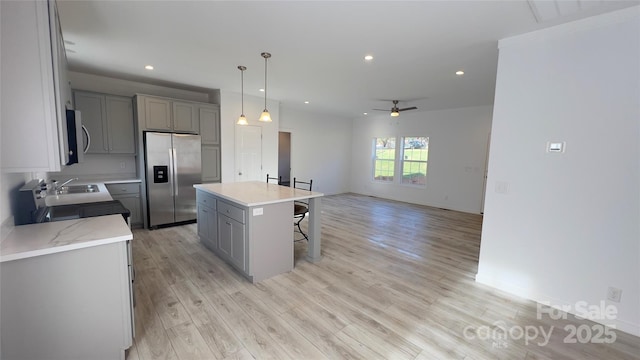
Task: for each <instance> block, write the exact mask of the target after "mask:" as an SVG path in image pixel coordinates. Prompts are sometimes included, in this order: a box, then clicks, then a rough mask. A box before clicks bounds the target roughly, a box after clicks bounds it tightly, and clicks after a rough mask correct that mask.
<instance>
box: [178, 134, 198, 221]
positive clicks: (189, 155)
mask: <svg viewBox="0 0 640 360" xmlns="http://www.w3.org/2000/svg"><path fill="white" fill-rule="evenodd" d="M173 156H174V158H173V167H174V174H175V175H174V178H175V187H174V191H175V218H176V222H179V221H187V220H194V219H196V216H197V211H196V189H195V188H194V187H193V184H200V183H201V182H202V175H201V165H202V160H201V158H200V156H201V153H200V135H186V134H173Z"/></svg>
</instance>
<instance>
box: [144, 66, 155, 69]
mask: <svg viewBox="0 0 640 360" xmlns="http://www.w3.org/2000/svg"><path fill="white" fill-rule="evenodd" d="M144 68H145V69H147V70H153V65H145V66H144Z"/></svg>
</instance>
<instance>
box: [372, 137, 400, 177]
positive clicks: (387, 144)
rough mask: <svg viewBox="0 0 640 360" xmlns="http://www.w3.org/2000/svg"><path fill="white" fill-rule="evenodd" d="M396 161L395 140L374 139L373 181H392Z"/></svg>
mask: <svg viewBox="0 0 640 360" xmlns="http://www.w3.org/2000/svg"><path fill="white" fill-rule="evenodd" d="M395 159H396V139H395V138H376V139H375V158H374V175H373V177H374V179H375V180H381V181H393V173H394V170H395Z"/></svg>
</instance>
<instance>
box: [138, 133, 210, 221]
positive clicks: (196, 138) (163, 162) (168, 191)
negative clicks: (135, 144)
mask: <svg viewBox="0 0 640 360" xmlns="http://www.w3.org/2000/svg"><path fill="white" fill-rule="evenodd" d="M144 144H145V164H146V169H147V176H146V181H147V209H148V211H147V213H148V214H149V219H148V220H149V227H157V226H158V225H166V224H173V223H180V222H186V221H191V220H196V216H197V210H196V191H195V189H194V188H193V184H200V183H201V182H202V176H201V167H202V164H201V157H200V135H189V134H172V133H159V132H146V133H145V137H144Z"/></svg>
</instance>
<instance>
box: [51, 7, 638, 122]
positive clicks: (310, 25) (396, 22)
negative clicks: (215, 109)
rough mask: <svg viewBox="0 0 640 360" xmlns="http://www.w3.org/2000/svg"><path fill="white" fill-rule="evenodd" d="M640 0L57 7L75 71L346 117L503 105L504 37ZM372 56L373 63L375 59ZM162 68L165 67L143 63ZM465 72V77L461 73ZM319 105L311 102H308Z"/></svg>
mask: <svg viewBox="0 0 640 360" xmlns="http://www.w3.org/2000/svg"><path fill="white" fill-rule="evenodd" d="M638 3H639V1H636V0H633V1H632V0H626V1H585V0H581V1H579V0H556V1H548V0H543V1H539V0H536V1H531V3H529V2H527V1H524V0H512V1H508V0H503V1H407V2H404V1H195V0H181V1H112V0H93V1H77V0H73V1H68V0H58V7H59V13H60V17H61V21H62V31H63V36H64V39H65V41H66V42H67V56H68V58H69V64H70V68H71V70H74V71H80V72H87V73H93V74H99V75H107V76H114V77H119V78H124V79H130V80H137V81H143V82H148V83H153V84H159V85H173V86H176V84H179V86H180V87H182V88H187V89H191V88H194V89H198V88H205V89H221V90H223V91H233V92H238V93H239V92H240V71H239V70H238V69H237V66H238V65H245V66H246V67H247V71H246V72H245V94H249V95H255V96H260V97H263V96H264V94H263V93H261V92H259V91H258V89H259V88H262V87H264V59H263V58H262V57H261V56H260V53H261V52H263V51H268V52H270V53H271V54H272V58H271V59H269V65H268V85H267V86H268V88H267V90H268V96H269V98H270V99H275V100H279V101H280V102H281V103H282V104H283V105H284V106H291V107H296V108H304V109H309V110H310V111H314V112H323V113H329V114H335V115H339V116H344V117H358V116H362V113H363V112H369V114H373V113H375V112H374V111H372V110H371V109H373V108H385V109H386V108H391V102H390V101H387V102H385V101H380V100H381V99H387V100H392V99H399V100H411V99H414V100H413V101H409V102H401V103H400V107H408V106H418V108H419V109H420V110H439V109H446V108H455V107H465V106H475V105H489V104H492V103H493V94H494V88H495V76H496V66H497V58H498V50H497V41H498V40H499V39H501V38H505V37H509V36H513V35H516V34H521V33H525V32H529V31H532V30H536V29H540V28H543V27H548V26H552V25H556V24H559V23H562V22H566V21H571V20H575V19H578V18H582V17H586V16H592V15H595V14H599V13H603V12H607V11H612V10H616V9H620V8H623V7H628V6H633V5H637V4H638ZM366 54H371V55H373V56H374V59H373V61H371V62H365V60H364V59H363V58H364V56H365V55H366ZM147 64H153V65H154V66H155V70H153V71H147V70H145V69H144V66H145V65H147ZM457 70H464V71H465V75H464V76H461V77H460V76H456V75H455V74H454V73H455V71H457ZM305 100H308V101H309V102H310V103H309V104H304V101H305Z"/></svg>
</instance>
